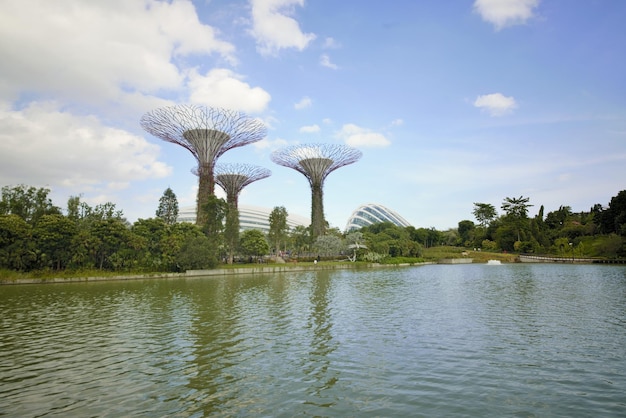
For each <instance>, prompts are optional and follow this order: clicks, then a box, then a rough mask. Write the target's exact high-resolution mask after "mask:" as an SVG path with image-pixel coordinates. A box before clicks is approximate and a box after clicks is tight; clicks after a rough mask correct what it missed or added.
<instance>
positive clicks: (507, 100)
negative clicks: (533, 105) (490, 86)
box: [474, 93, 517, 116]
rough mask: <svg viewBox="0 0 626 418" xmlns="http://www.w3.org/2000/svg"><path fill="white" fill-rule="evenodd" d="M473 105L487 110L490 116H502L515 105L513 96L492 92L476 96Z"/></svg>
mask: <svg viewBox="0 0 626 418" xmlns="http://www.w3.org/2000/svg"><path fill="white" fill-rule="evenodd" d="M474 106H476V107H478V108H480V109H483V110H485V111H487V112H488V113H489V114H490V115H491V116H502V115H505V114H507V113H510V112H512V111H513V109H515V108H516V107H517V103H516V102H515V99H514V98H513V97H506V96H504V95H503V94H501V93H492V94H485V95H482V96H478V97H477V98H476V100H475V101H474Z"/></svg>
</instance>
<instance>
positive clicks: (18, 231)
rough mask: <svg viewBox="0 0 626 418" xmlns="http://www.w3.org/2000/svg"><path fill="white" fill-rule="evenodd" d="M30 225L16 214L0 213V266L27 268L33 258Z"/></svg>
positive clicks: (13, 268)
mask: <svg viewBox="0 0 626 418" xmlns="http://www.w3.org/2000/svg"><path fill="white" fill-rule="evenodd" d="M31 234H32V227H31V225H29V224H28V223H27V222H26V221H25V220H24V219H23V218H21V217H20V216H18V215H14V214H11V215H0V267H3V268H8V269H11V270H28V269H29V268H30V266H31V263H32V262H33V260H34V249H33V246H32V240H31V239H30V238H31V236H32V235H31Z"/></svg>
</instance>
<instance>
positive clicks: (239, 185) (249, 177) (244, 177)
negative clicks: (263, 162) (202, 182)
mask: <svg viewBox="0 0 626 418" xmlns="http://www.w3.org/2000/svg"><path fill="white" fill-rule="evenodd" d="M271 174H272V172H271V171H270V170H268V169H267V168H263V167H259V166H255V165H250V164H238V163H234V164H217V165H216V166H215V182H216V183H217V184H219V185H220V186H221V187H222V189H224V191H225V192H226V201H227V202H228V204H229V205H231V206H234V207H235V208H236V207H237V206H238V204H237V201H238V197H239V193H241V191H242V190H243V188H244V187H246V186H247V185H249V184H250V183H253V182H255V181H257V180H261V179H264V178H266V177H269V176H270V175H271Z"/></svg>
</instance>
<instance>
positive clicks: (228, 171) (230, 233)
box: [215, 163, 272, 264]
mask: <svg viewBox="0 0 626 418" xmlns="http://www.w3.org/2000/svg"><path fill="white" fill-rule="evenodd" d="M271 174H272V172H271V171H270V170H268V169H266V168H263V167H259V166H255V165H249V164H238V163H231V164H217V165H216V166H215V182H216V183H217V184H219V185H220V187H221V188H222V189H224V191H225V192H226V201H227V202H228V214H227V215H226V227H225V229H224V231H225V239H226V247H227V251H228V264H232V263H233V258H234V254H235V248H236V247H237V243H238V242H239V209H238V206H239V205H238V200H239V193H241V191H242V190H243V188H244V187H246V186H247V185H249V184H250V183H253V182H255V181H257V180H261V179H264V178H266V177H269V176H270V175H271Z"/></svg>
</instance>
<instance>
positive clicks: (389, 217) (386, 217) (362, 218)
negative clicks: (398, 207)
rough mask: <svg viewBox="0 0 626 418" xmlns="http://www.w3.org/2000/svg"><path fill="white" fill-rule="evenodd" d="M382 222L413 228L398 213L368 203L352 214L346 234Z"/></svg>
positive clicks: (347, 224)
mask: <svg viewBox="0 0 626 418" xmlns="http://www.w3.org/2000/svg"><path fill="white" fill-rule="evenodd" d="M381 222H391V223H393V224H394V225H398V226H403V227H407V226H411V224H410V223H409V222H408V221H407V220H406V219H404V218H403V217H402V216H400V215H399V214H398V213H397V212H395V211H393V210H391V209H389V208H386V207H384V206H383V205H379V204H376V203H368V204H366V205H362V206H360V207H359V208H358V209H357V210H355V211H354V212H352V215H350V218H349V219H348V223H346V229H345V230H346V232H349V231H352V230H354V229H360V228H362V227H364V226H369V225H372V224H376V223H381Z"/></svg>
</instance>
